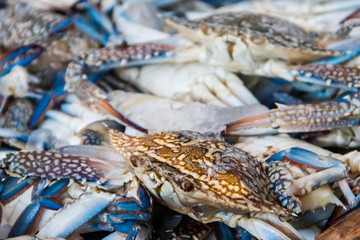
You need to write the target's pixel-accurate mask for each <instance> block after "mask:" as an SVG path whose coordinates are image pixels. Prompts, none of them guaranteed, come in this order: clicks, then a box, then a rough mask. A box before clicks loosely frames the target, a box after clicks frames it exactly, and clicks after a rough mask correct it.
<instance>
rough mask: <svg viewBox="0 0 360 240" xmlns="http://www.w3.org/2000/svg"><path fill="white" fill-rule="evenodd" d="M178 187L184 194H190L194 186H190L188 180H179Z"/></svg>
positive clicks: (190, 183)
mask: <svg viewBox="0 0 360 240" xmlns="http://www.w3.org/2000/svg"><path fill="white" fill-rule="evenodd" d="M180 187H181V189H182V190H184V191H185V192H190V191H192V190H193V189H194V185H193V184H192V182H191V181H190V180H189V179H186V178H181V179H180Z"/></svg>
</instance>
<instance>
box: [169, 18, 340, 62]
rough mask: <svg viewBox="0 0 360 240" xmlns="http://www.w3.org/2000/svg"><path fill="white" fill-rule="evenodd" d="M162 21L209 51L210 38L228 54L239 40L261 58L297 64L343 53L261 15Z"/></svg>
mask: <svg viewBox="0 0 360 240" xmlns="http://www.w3.org/2000/svg"><path fill="white" fill-rule="evenodd" d="M165 22H166V23H167V24H168V25H170V26H171V27H173V28H175V29H177V30H178V31H179V32H180V33H181V34H183V35H184V36H185V37H187V38H189V39H190V40H192V41H194V42H200V43H202V44H205V45H206V46H207V47H209V48H211V44H212V42H213V40H214V38H216V37H222V38H223V40H224V41H225V42H226V43H227V44H228V46H229V47H228V51H229V53H230V52H231V51H232V46H233V45H234V44H236V42H237V41H239V40H241V41H242V42H244V43H245V44H246V45H247V47H248V48H250V49H252V51H253V52H255V53H256V54H258V55H259V56H257V57H258V58H262V59H269V58H279V59H283V60H287V61H289V62H293V63H300V62H308V61H313V60H316V59H319V58H323V57H331V56H339V55H342V54H344V53H343V52H341V51H335V50H329V49H325V48H322V47H321V46H320V45H319V44H318V43H317V42H316V41H314V39H312V38H311V37H310V35H309V34H308V33H307V32H306V31H305V30H304V29H303V28H301V27H300V26H298V25H296V24H294V23H291V22H289V21H287V20H285V19H281V18H278V17H273V16H270V15H265V14H257V13H250V12H236V13H221V14H216V15H212V16H209V17H206V18H203V19H199V20H194V21H190V20H187V19H184V18H178V17H171V18H165ZM260 55H261V56H260Z"/></svg>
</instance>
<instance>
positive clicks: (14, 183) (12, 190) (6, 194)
mask: <svg viewBox="0 0 360 240" xmlns="http://www.w3.org/2000/svg"><path fill="white" fill-rule="evenodd" d="M33 182H34V179H31V178H26V179H24V180H23V181H20V179H19V178H16V177H8V178H6V180H5V181H3V182H2V183H1V185H2V189H3V190H2V191H1V192H0V202H1V203H2V204H7V203H9V202H11V201H12V200H14V199H15V198H17V197H18V196H20V195H21V194H22V193H24V192H25V191H26V190H27V189H29V188H30V187H31V186H32V185H33Z"/></svg>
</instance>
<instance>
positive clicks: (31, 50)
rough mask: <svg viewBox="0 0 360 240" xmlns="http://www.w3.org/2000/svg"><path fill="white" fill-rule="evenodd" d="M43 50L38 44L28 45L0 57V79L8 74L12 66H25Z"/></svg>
mask: <svg viewBox="0 0 360 240" xmlns="http://www.w3.org/2000/svg"><path fill="white" fill-rule="evenodd" d="M43 50H44V48H43V47H42V46H40V45H38V44H30V45H26V46H23V47H19V48H16V49H14V50H12V51H10V52H7V53H4V54H3V55H2V56H0V78H1V77H2V76H4V75H6V74H8V73H9V72H10V71H11V69H12V68H13V67H14V66H17V65H20V66H26V65H28V64H29V63H31V62H32V61H33V60H34V59H35V58H37V57H38V56H39V55H40V54H41V53H42V51H43Z"/></svg>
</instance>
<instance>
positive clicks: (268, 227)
mask: <svg viewBox="0 0 360 240" xmlns="http://www.w3.org/2000/svg"><path fill="white" fill-rule="evenodd" d="M232 221H236V224H237V226H240V227H242V228H244V229H246V230H247V231H248V232H249V233H250V234H251V235H253V236H255V237H257V238H258V239H265V240H275V239H284V240H285V239H304V237H303V236H302V235H300V233H298V232H297V231H296V230H295V229H294V228H293V227H292V226H291V225H290V224H289V223H286V222H282V221H280V220H279V219H278V217H276V216H271V217H267V216H263V214H255V215H254V216H251V218H249V217H245V216H241V215H236V216H233V219H232ZM225 223H226V222H225ZM226 224H228V225H229V226H232V225H231V224H234V223H226Z"/></svg>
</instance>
